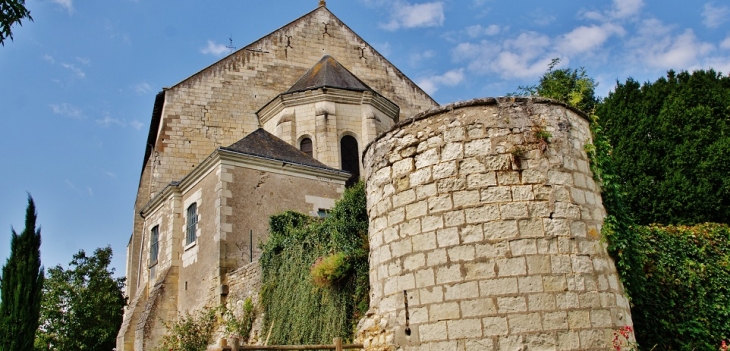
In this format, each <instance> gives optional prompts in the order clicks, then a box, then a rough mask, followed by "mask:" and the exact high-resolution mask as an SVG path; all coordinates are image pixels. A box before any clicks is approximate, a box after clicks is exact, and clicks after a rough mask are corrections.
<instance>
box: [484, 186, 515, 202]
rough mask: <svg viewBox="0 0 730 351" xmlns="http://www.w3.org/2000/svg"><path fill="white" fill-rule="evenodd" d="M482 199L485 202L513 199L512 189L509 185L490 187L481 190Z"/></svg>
mask: <svg viewBox="0 0 730 351" xmlns="http://www.w3.org/2000/svg"><path fill="white" fill-rule="evenodd" d="M481 201H482V202H485V203H495V202H509V201H512V189H510V187H508V186H497V187H490V188H487V189H484V190H482V191H481Z"/></svg>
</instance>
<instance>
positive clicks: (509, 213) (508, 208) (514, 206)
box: [499, 202, 529, 219]
mask: <svg viewBox="0 0 730 351" xmlns="http://www.w3.org/2000/svg"><path fill="white" fill-rule="evenodd" d="M499 211H500V212H501V213H502V219H520V218H527V217H528V216H529V215H528V212H527V203H524V202H511V203H503V204H499Z"/></svg>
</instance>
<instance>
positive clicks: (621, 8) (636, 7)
mask: <svg viewBox="0 0 730 351" xmlns="http://www.w3.org/2000/svg"><path fill="white" fill-rule="evenodd" d="M643 6H644V1H643V0H613V8H612V9H611V12H610V14H611V17H612V18H626V17H630V16H633V15H636V14H638V13H639V11H640V10H641V7H643Z"/></svg>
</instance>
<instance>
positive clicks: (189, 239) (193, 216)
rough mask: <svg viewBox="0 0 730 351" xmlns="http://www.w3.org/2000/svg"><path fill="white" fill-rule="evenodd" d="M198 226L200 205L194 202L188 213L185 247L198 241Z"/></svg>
mask: <svg viewBox="0 0 730 351" xmlns="http://www.w3.org/2000/svg"><path fill="white" fill-rule="evenodd" d="M197 224H198V204H197V203H196V202H193V203H192V204H191V205H190V206H188V211H187V226H186V228H187V230H186V235H185V245H190V244H192V243H194V242H195V240H196V239H197V233H196V229H197Z"/></svg>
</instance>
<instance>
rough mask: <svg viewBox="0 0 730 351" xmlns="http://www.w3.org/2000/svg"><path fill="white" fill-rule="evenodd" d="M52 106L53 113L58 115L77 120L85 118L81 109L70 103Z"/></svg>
mask: <svg viewBox="0 0 730 351" xmlns="http://www.w3.org/2000/svg"><path fill="white" fill-rule="evenodd" d="M50 106H51V110H52V111H53V113H55V114H57V115H62V116H66V117H71V118H77V119H80V118H83V117H84V114H83V112H82V111H81V110H80V109H79V108H77V107H76V106H74V105H71V104H69V103H65V102H64V103H62V104H51V105H50Z"/></svg>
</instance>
